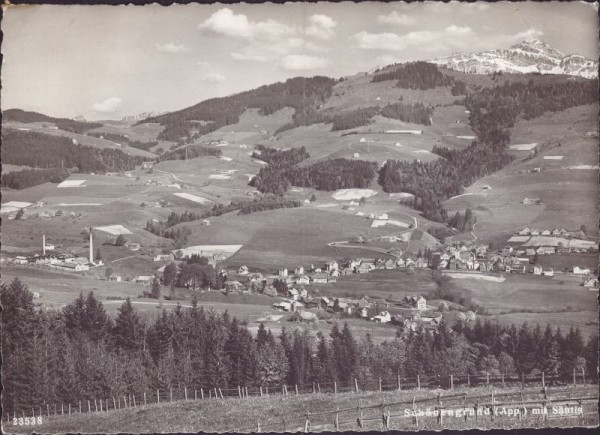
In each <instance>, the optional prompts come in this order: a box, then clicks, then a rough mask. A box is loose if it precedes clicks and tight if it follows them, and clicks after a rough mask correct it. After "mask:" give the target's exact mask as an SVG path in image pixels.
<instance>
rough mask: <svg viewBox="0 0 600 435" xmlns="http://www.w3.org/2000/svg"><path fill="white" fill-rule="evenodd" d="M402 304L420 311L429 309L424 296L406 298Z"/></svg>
mask: <svg viewBox="0 0 600 435" xmlns="http://www.w3.org/2000/svg"><path fill="white" fill-rule="evenodd" d="M402 302H403V303H405V304H406V305H408V306H409V307H411V308H416V309H417V310H419V311H421V310H426V309H427V300H426V299H425V298H424V297H423V296H414V295H413V296H405V297H404V299H402Z"/></svg>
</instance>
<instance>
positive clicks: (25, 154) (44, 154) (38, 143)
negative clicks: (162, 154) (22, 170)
mask: <svg viewBox="0 0 600 435" xmlns="http://www.w3.org/2000/svg"><path fill="white" fill-rule="evenodd" d="M2 161H3V163H10V164H14V165H24V166H31V167H33V168H68V169H74V170H76V171H77V172H109V171H114V172H116V171H126V170H131V169H134V168H135V166H136V165H139V164H140V163H141V162H142V161H143V158H142V157H134V156H130V155H127V154H125V153H124V152H123V151H121V150H118V149H110V148H104V149H99V148H93V147H89V146H84V145H76V144H74V143H73V142H72V141H71V139H69V138H65V137H58V136H49V135H45V134H41V133H36V132H33V131H16V130H11V129H4V131H3V132H2Z"/></svg>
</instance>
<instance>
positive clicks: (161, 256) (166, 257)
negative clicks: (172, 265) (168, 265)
mask: <svg viewBox="0 0 600 435" xmlns="http://www.w3.org/2000/svg"><path fill="white" fill-rule="evenodd" d="M174 259H175V257H173V254H158V255H157V256H155V257H154V261H173V260H174Z"/></svg>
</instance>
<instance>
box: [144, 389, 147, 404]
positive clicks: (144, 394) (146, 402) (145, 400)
mask: <svg viewBox="0 0 600 435" xmlns="http://www.w3.org/2000/svg"><path fill="white" fill-rule="evenodd" d="M146 403H147V402H146V392H145V391H144V408H145V407H146Z"/></svg>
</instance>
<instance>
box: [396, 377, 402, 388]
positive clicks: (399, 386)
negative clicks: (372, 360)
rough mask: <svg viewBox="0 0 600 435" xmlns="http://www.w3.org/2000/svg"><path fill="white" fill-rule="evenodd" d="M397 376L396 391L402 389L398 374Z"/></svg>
mask: <svg viewBox="0 0 600 435" xmlns="http://www.w3.org/2000/svg"><path fill="white" fill-rule="evenodd" d="M397 378H398V391H400V390H401V389H402V384H401V383H400V375H398V376H397Z"/></svg>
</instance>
